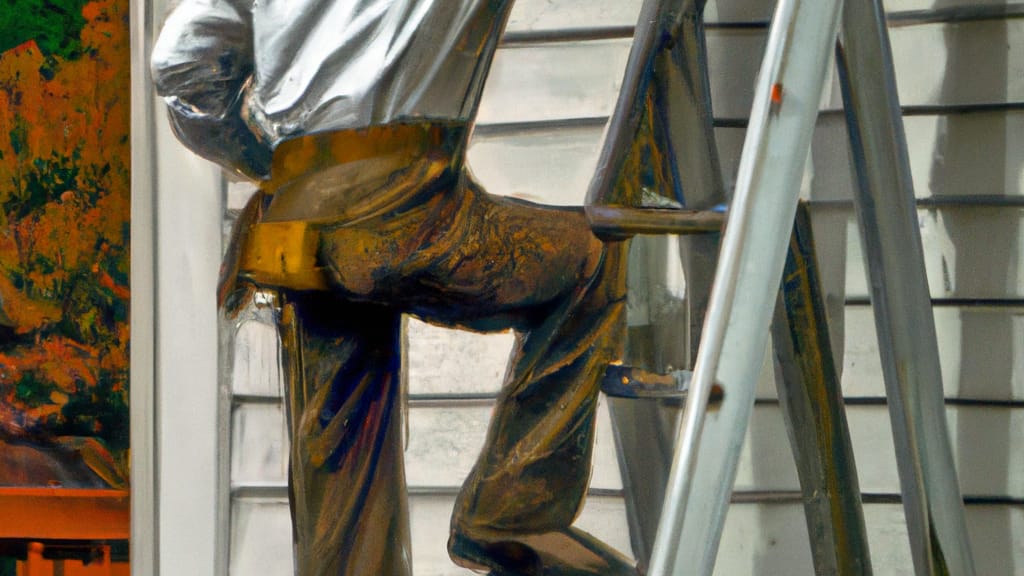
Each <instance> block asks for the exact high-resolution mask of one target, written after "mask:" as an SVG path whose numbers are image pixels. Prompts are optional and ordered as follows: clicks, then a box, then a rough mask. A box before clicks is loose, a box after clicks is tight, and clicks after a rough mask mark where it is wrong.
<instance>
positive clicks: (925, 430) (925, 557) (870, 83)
mask: <svg viewBox="0 0 1024 576" xmlns="http://www.w3.org/2000/svg"><path fill="white" fill-rule="evenodd" d="M838 53H839V72H840V81H841V85H842V89H843V99H844V101H845V102H846V110H847V123H848V126H849V129H850V141H851V149H852V151H853V160H854V168H855V169H856V172H857V179H858V183H859V186H858V187H857V188H856V189H855V194H856V199H857V208H858V210H857V215H858V217H859V222H860V229H861V238H862V241H863V244H864V252H865V254H866V256H867V263H868V277H869V279H870V282H869V284H870V287H871V300H872V304H873V306H874V309H875V323H876V326H877V329H878V337H879V352H880V353H881V356H882V369H883V373H884V375H885V384H886V391H887V394H886V396H887V398H888V401H889V411H890V415H891V420H892V427H893V437H894V438H895V440H896V462H897V465H898V467H899V472H900V484H901V487H902V493H903V507H904V510H905V511H906V516H907V526H908V532H909V535H910V545H911V553H912V555H913V558H914V568H915V571H916V573H917V574H918V575H920V576H924V575H926V574H956V575H969V574H974V562H973V559H972V557H971V548H970V543H969V542H968V540H967V527H966V521H965V519H964V510H963V499H962V497H961V495H960V486H959V483H958V480H957V475H956V468H955V466H954V463H953V454H952V451H951V448H950V441H949V431H948V429H947V426H946V418H945V411H946V407H945V403H944V398H943V389H942V373H941V367H940V364H939V352H938V345H937V343H936V336H935V319H934V317H933V315H932V310H931V299H930V298H931V297H930V294H929V293H928V284H927V276H926V273H925V269H924V259H923V253H924V250H923V249H922V243H921V237H920V233H919V224H918V221H917V218H916V216H917V214H916V210H915V207H914V188H913V182H912V180H911V176H910V164H909V161H908V158H907V150H906V136H905V135H904V132H903V124H902V119H901V117H900V109H899V97H898V95H897V93H896V76H895V73H894V71H893V68H892V65H891V62H892V55H891V51H890V48H889V38H888V33H887V30H886V28H885V16H884V11H883V8H882V4H881V1H880V0H875V1H874V2H870V3H869V2H849V3H847V5H846V8H845V11H844V14H843V36H842V47H841V49H840V50H839V52H838ZM897 247H898V249H896V248H897Z"/></svg>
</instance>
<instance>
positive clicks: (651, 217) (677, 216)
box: [586, 206, 725, 239]
mask: <svg viewBox="0 0 1024 576" xmlns="http://www.w3.org/2000/svg"><path fill="white" fill-rule="evenodd" d="M586 211H587V218H588V219H589V220H590V227H591V229H593V231H594V234H595V235H597V236H598V237H601V238H609V239H613V238H614V239H621V238H628V237H630V236H634V235H636V234H711V233H714V232H720V231H721V230H722V225H723V224H725V214H724V213H723V212H720V211H717V210H681V209H676V208H631V207H628V206H587V207H586Z"/></svg>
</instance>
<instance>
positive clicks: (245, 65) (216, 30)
mask: <svg viewBox="0 0 1024 576" xmlns="http://www.w3.org/2000/svg"><path fill="white" fill-rule="evenodd" d="M151 66H152V74H153V82H154V84H155V85H156V91H157V94H159V95H161V96H163V97H164V100H165V101H166V102H167V106H168V109H169V111H170V116H171V124H172V126H173V127H174V131H175V133H176V134H177V136H178V138H179V139H180V140H181V141H182V142H183V143H184V144H185V145H186V146H188V147H189V148H190V149H192V151H194V152H195V153H197V154H199V155H200V156H203V157H204V158H207V159H209V160H212V161H214V162H217V163H218V164H220V165H222V166H224V167H226V168H228V169H230V170H232V171H235V172H238V173H241V174H243V175H245V176H248V177H250V178H263V177H266V176H267V175H268V173H269V170H270V149H269V147H268V146H267V145H266V144H265V143H264V142H262V141H261V139H260V138H259V137H258V136H257V134H256V133H255V132H254V131H253V130H252V129H250V127H249V126H248V125H247V124H246V122H245V120H244V119H243V115H242V105H243V102H244V95H245V91H246V86H248V83H249V82H250V81H251V76H252V71H253V49H252V22H251V14H250V12H249V9H248V8H247V7H246V2H245V1H244V0H183V1H182V2H181V4H179V5H178V6H177V7H176V8H175V9H174V11H173V12H172V13H171V14H170V16H168V18H167V21H166V23H165V24H164V27H163V30H162V31H161V33H160V38H159V39H158V40H157V42H156V45H155V46H154V47H153V59H152V64H151Z"/></svg>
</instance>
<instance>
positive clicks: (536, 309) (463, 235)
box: [236, 166, 636, 576]
mask: <svg viewBox="0 0 1024 576" xmlns="http://www.w3.org/2000/svg"><path fill="white" fill-rule="evenodd" d="M417 174H418V175H417ZM422 174H424V172H422V171H416V170H413V171H412V172H408V173H405V174H400V175H398V176H395V175H392V176H391V177H389V178H385V179H382V180H381V190H382V194H387V191H388V190H394V189H403V190H407V192H404V193H403V194H405V196H406V197H405V198H404V199H402V200H401V201H399V202H397V203H393V204H389V207H388V209H386V210H378V211H376V213H371V214H369V215H365V216H360V217H346V218H343V219H339V220H333V221H332V220H331V219H326V220H323V221H321V222H316V223H314V224H313V225H312V226H311V227H310V228H309V230H307V232H306V233H307V234H311V235H312V236H313V237H314V239H315V241H313V242H311V243H306V245H307V246H312V247H313V248H312V249H313V250H315V255H314V257H313V266H314V267H315V268H316V269H317V270H319V271H321V272H322V274H323V277H324V279H323V283H324V288H323V289H308V288H309V286H306V285H303V284H301V283H300V285H299V286H298V287H299V288H301V289H295V288H292V287H289V286H288V285H287V279H284V280H281V281H278V282H269V281H267V279H266V278H265V277H263V280H262V282H259V281H260V278H261V276H260V274H259V273H250V272H247V270H246V265H245V264H244V263H243V264H242V265H241V267H240V270H239V271H238V272H239V277H241V278H246V277H250V278H251V279H255V280H257V282H258V283H262V284H264V285H265V286H267V285H271V287H273V288H276V289H277V290H279V292H280V294H281V302H282V308H281V312H280V322H279V325H280V333H281V339H282V344H283V365H284V372H285V374H286V390H287V404H288V417H289V426H290V432H291V440H292V443H291V454H290V458H291V467H290V482H289V485H290V496H291V499H290V500H291V508H292V517H293V526H294V538H295V544H296V563H297V568H298V574H299V575H300V576H327V575H330V576H338V575H346V576H363V575H365V576H380V575H388V576H404V575H408V574H411V567H410V560H411V555H410V547H409V525H408V503H407V497H406V488H405V473H404V465H403V450H402V444H403V437H402V436H403V435H402V430H403V427H402V414H401V412H402V406H403V403H402V396H403V391H402V374H401V366H402V359H401V355H402V353H403V350H402V343H401V325H402V324H401V315H402V314H412V315H414V316H417V317H419V318H422V319H423V320H425V321H428V322H431V323H434V324H438V325H442V326H452V327H462V328H468V329H471V330H476V331H484V332H488V331H499V330H506V329H510V328H511V329H513V330H514V331H515V335H516V341H515V342H516V343H515V348H514V350H513V354H512V359H511V361H510V362H511V363H510V366H509V369H508V372H507V375H506V378H505V382H504V384H503V386H502V388H501V391H500V393H499V395H498V398H497V401H496V405H495V409H494V413H493V416H492V419H491V423H490V427H489V430H488V432H487V436H486V442H485V445H484V448H483V450H482V452H481V454H480V456H479V458H478V460H477V462H476V465H475V466H474V467H473V469H472V472H471V473H470V475H469V477H468V479H467V480H466V481H465V483H464V485H463V487H462V490H461V492H460V493H459V495H458V498H457V500H456V503H455V509H454V512H453V515H452V520H451V526H450V540H449V553H450V555H451V556H452V558H453V560H454V561H455V562H456V563H458V564H460V565H463V566H466V567H469V568H473V569H478V570H491V571H492V573H493V574H510V575H512V574H523V575H534V574H536V575H541V574H602V575H605V574H612V575H615V574H636V571H635V569H634V568H633V567H632V565H631V564H630V563H629V562H627V561H626V560H625V559H624V558H623V557H621V556H620V555H619V554H618V553H616V552H615V551H613V550H611V549H610V548H608V547H607V546H605V545H604V544H602V543H601V542H599V541H597V540H596V539H594V538H593V537H591V536H589V535H587V534H586V533H584V532H582V531H579V530H577V529H575V528H572V527H571V524H572V523H573V521H574V520H575V518H576V516H577V514H578V512H579V510H580V508H581V506H582V503H583V499H584V496H585V493H586V489H587V484H588V480H589V476H590V467H591V454H592V451H593V443H594V424H595V410H596V406H597V400H598V391H599V380H600V378H601V376H602V375H603V374H604V371H605V368H606V366H607V365H608V363H609V362H611V361H615V360H618V359H620V358H621V352H622V350H621V345H622V344H621V343H622V335H623V330H624V321H625V262H624V257H625V253H624V250H625V245H624V243H621V242H611V243H603V242H601V241H599V240H598V239H597V238H595V237H594V236H593V235H592V234H591V232H590V228H589V225H588V224H587V221H586V218H585V216H584V214H583V212H582V210H579V209H569V208H553V207H545V206H539V205H535V204H531V203H527V202H522V201H518V200H514V199H509V198H503V197H496V196H492V195H489V194H487V193H486V192H484V191H483V190H482V189H481V188H480V187H479V186H478V185H477V184H476V183H475V182H474V181H473V180H472V178H471V177H470V175H469V174H468V171H465V170H463V169H462V168H461V166H458V167H456V169H446V170H444V171H442V172H441V173H440V174H439V175H438V174H436V173H433V172H431V174H433V176H430V178H428V179H427V180H429V181H424V182H421V185H418V186H407V185H406V184H408V182H406V180H408V179H409V178H413V179H416V178H421V177H422ZM335 176H336V174H335V175H334V176H332V179H331V181H332V182H335V181H336V178H335ZM314 181H315V179H314ZM314 186H315V184H314ZM368 197H369V198H374V199H373V202H374V203H380V198H379V195H370V196H368ZM253 202H255V203H257V204H260V203H262V204H263V205H266V204H267V199H266V198H260V197H257V198H255V199H254V200H253ZM258 209H259V207H258V206H257V207H255V208H254V207H250V208H249V209H247V212H253V211H258ZM250 219H253V220H259V217H258V216H257V217H255V218H250ZM241 225H243V226H244V225H246V224H245V223H244V222H243V223H242V224H241ZM254 226H255V227H259V226H261V224H258V223H256V224H254ZM236 236H237V235H236ZM236 240H237V241H239V242H242V243H246V242H247V240H246V238H245V234H244V233H243V234H242V237H241V238H238V237H236ZM249 242H250V243H253V244H254V245H256V246H257V247H259V242H258V241H251V240H250V241H249ZM261 250H264V249H262V248H261ZM243 251H244V247H243ZM264 251H266V250H264ZM283 258H284V257H282V261H283ZM281 268H282V269H285V268H287V266H285V265H284V264H282V265H281ZM273 284H277V285H276V286H272V285H273Z"/></svg>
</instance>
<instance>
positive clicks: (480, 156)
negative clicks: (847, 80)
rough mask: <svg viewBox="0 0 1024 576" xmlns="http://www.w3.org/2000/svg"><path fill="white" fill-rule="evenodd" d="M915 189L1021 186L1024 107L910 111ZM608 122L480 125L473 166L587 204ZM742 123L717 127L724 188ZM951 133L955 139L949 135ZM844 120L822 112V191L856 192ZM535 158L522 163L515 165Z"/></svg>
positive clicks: (539, 197) (521, 187)
mask: <svg viewBox="0 0 1024 576" xmlns="http://www.w3.org/2000/svg"><path fill="white" fill-rule="evenodd" d="M904 126H905V128H906V133H907V153H908V155H909V160H910V168H911V175H912V176H913V179H914V188H915V193H916V195H917V197H918V198H919V199H922V200H925V201H956V200H967V201H969V200H971V197H975V199H977V198H978V197H992V196H1014V197H1018V199H1019V197H1020V196H1021V195H1024V111H1022V110H1010V111H1005V110H998V111H989V112H975V113H971V114H953V115H947V114H942V115H939V114H929V115H921V116H908V117H906V118H905V119H904ZM603 130H604V126H603V125H602V124H601V123H596V124H592V125H582V126H547V125H540V126H517V127H514V128H510V129H499V130H488V129H487V127H482V128H480V129H478V131H477V135H476V137H475V138H474V139H473V142H472V146H471V148H470V150H469V163H470V166H471V167H472V169H473V173H474V174H475V175H476V176H477V177H478V178H479V179H481V180H482V181H484V182H486V183H487V186H488V191H490V192H492V193H494V194H502V195H508V196H518V197H521V198H526V199H530V200H534V201H538V202H542V203H545V204H554V205H581V204H583V198H584V196H585V194H586V190H587V185H588V184H589V183H590V179H591V177H592V176H593V174H594V167H595V166H596V164H597V154H598V152H599V151H600V147H601V138H602V133H603ZM745 135H746V130H744V129H743V128H727V127H721V128H717V129H716V130H715V139H716V143H717V144H718V151H719V157H720V158H721V161H722V172H723V177H724V179H725V182H726V186H727V188H728V189H730V190H731V189H732V188H733V187H734V186H735V182H736V172H737V170H738V168H739V161H740V152H741V151H742V148H743V138H744V137H745ZM950 139H952V140H953V141H950ZM849 156H850V151H849V142H848V137H847V133H846V124H845V119H844V118H843V117H842V115H840V114H825V115H823V116H821V117H820V118H819V119H818V126H817V129H816V130H815V133H814V150H813V154H812V160H813V170H814V181H813V183H812V188H813V189H812V197H813V198H814V199H816V200H829V201H832V200H844V201H850V200H851V199H852V197H853V196H852V195H853V174H852V172H851V168H850V161H849ZM522 165H528V166H535V167H536V169H535V170H530V171H527V172H525V173H524V172H523V171H521V170H516V169H514V168H511V166H522Z"/></svg>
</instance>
